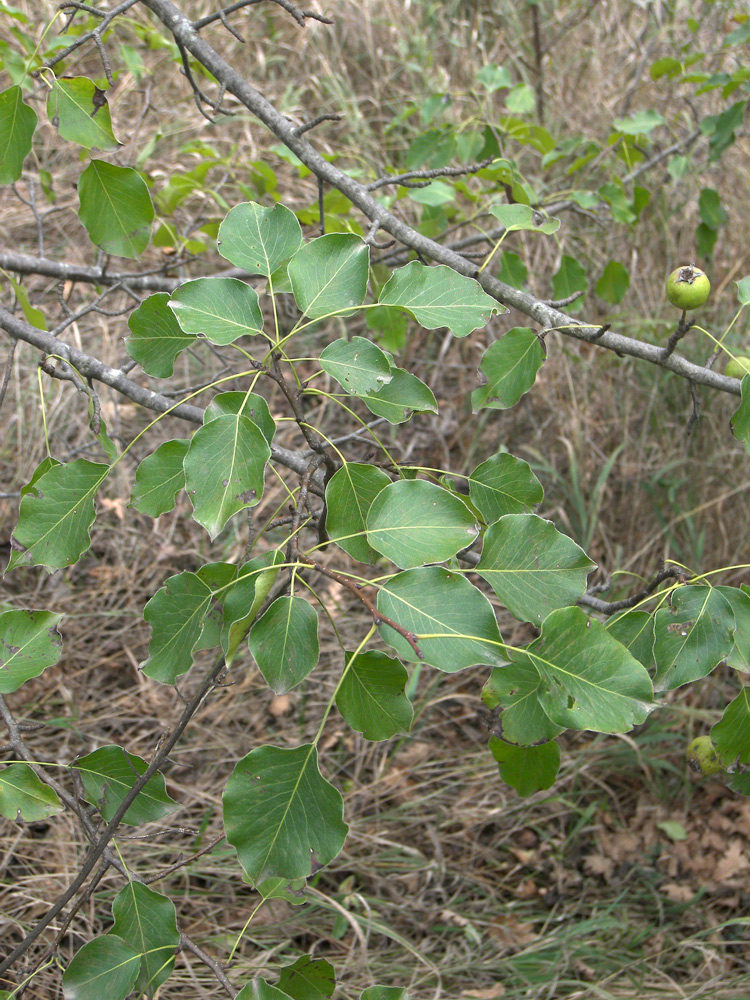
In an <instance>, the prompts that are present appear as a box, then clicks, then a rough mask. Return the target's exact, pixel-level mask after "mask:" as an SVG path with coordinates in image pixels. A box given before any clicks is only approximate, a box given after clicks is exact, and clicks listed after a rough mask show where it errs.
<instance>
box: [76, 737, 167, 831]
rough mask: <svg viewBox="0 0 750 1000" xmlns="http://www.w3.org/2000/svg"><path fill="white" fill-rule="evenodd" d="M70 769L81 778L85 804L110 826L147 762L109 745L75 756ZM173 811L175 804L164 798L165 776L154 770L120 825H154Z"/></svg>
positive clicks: (165, 791)
mask: <svg viewBox="0 0 750 1000" xmlns="http://www.w3.org/2000/svg"><path fill="white" fill-rule="evenodd" d="M71 767H73V768H74V769H75V770H76V771H78V772H79V773H80V775H81V780H82V781H83V789H84V794H85V798H86V801H87V802H90V803H91V805H93V806H96V808H97V809H98V810H99V812H100V813H101V815H102V817H103V818H104V819H105V821H106V822H107V823H109V821H110V820H111V819H112V817H113V816H114V814H115V812H116V811H117V809H118V807H119V805H120V803H121V802H122V800H123V799H124V798H125V796H126V795H127V794H128V792H129V791H130V789H131V788H132V787H133V785H134V784H135V783H136V781H137V780H138V778H139V777H140V775H142V774H143V773H144V772H145V771H146V770H147V769H148V762H147V761H145V760H144V759H143V757H138V756H137V755H136V754H134V753H128V751H127V750H125V749H124V748H123V747H120V746H116V745H114V744H112V745H109V746H105V747H99V749H98V750H94V751H92V752H91V753H88V754H86V755H85V756H83V757H77V758H76V759H75V761H74V762H73V764H72V765H71ZM176 808H177V803H176V802H175V801H174V800H173V799H172V798H170V797H169V795H167V789H166V785H165V784H164V776H163V775H162V774H159V772H158V771H157V773H156V774H153V775H151V777H150V778H149V779H148V781H147V782H146V784H145V785H144V786H143V788H142V789H141V790H140V792H139V793H138V797H137V798H136V799H135V801H134V802H133V803H132V804H131V805H130V806H129V807H128V811H127V812H126V813H125V816H124V817H123V820H122V822H123V823H128V824H130V825H131V826H140V825H141V824H142V823H155V822H156V821H157V820H160V819H162V817H164V816H167V815H169V813H171V812H173V810H175V809H176Z"/></svg>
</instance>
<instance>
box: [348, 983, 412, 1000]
mask: <svg viewBox="0 0 750 1000" xmlns="http://www.w3.org/2000/svg"><path fill="white" fill-rule="evenodd" d="M359 1000H409V998H408V995H407V993H406V990H405V989H402V988H401V987H400V986H377V985H376V986H368V987H367V989H366V990H362V992H361V994H360V998H359Z"/></svg>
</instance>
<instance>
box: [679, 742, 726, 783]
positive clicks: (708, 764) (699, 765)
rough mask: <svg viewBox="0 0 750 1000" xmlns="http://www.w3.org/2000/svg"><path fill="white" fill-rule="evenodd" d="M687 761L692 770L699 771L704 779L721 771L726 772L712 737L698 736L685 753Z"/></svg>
mask: <svg viewBox="0 0 750 1000" xmlns="http://www.w3.org/2000/svg"><path fill="white" fill-rule="evenodd" d="M685 759H686V760H687V762H688V766H689V767H690V768H691V770H693V771H697V772H698V774H702V775H703V776H704V777H708V776H709V775H711V774H718V773H719V771H723V770H724V768H723V767H722V766H721V757H719V754H718V753H717V750H716V747H715V746H714V744H713V740H712V739H711V737H710V736H696V738H695V739H694V740H693V741H692V742H691V743H689V744H688V748H687V750H686V751H685Z"/></svg>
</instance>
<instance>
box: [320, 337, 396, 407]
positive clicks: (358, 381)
mask: <svg viewBox="0 0 750 1000" xmlns="http://www.w3.org/2000/svg"><path fill="white" fill-rule="evenodd" d="M320 367H321V368H322V369H323V371H325V372H328V374H329V375H330V376H331V377H332V378H335V379H336V381H337V382H338V383H339V385H340V386H342V387H343V388H344V389H346V391H347V392H351V393H354V395H356V396H359V395H361V394H364V393H368V392H372V393H376V392H377V391H378V390H379V389H382V387H383V386H384V385H387V384H388V383H389V382H390V381H391V379H392V377H393V376H392V374H391V366H390V364H389V362H388V358H387V357H386V355H385V354H384V353H383V352H382V351H381V350H380V348H379V347H376V346H375V344H373V343H372V341H370V340H365V338H364V337H352V339H351V340H334V341H333V342H332V343H330V344H329V345H328V346H327V347H325V348H324V349H323V351H322V353H321V355H320Z"/></svg>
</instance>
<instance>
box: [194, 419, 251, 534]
mask: <svg viewBox="0 0 750 1000" xmlns="http://www.w3.org/2000/svg"><path fill="white" fill-rule="evenodd" d="M270 457H271V449H270V447H269V446H268V442H267V441H266V439H265V437H264V436H263V432H262V431H261V429H260V428H259V427H258V425H257V424H254V423H253V422H252V420H250V419H249V418H248V417H245V416H243V415H242V414H236V415H234V414H227V415H224V416H221V417H216V418H215V419H214V420H210V421H209V422H208V423H207V424H204V425H203V427H201V428H200V429H199V430H198V431H196V432H195V434H194V435H193V438H192V440H191V442H190V448H189V449H188V453H187V455H186V456H185V463H184V465H185V486H186V488H187V491H188V496H189V497H190V501H191V503H192V505H193V517H194V518H195V520H196V521H197V522H198V523H199V524H202V525H203V527H204V528H205V529H206V531H207V532H208V533H209V535H210V536H211V538H212V539H213V538H216V536H217V535H218V534H219V532H220V531H221V529H222V528H223V527H224V525H225V524H226V523H227V521H228V520H229V518H230V517H232V516H233V515H234V514H236V513H237V512H238V511H240V510H244V509H246V508H247V507H254V506H255V505H256V504H257V503H259V502H260V499H261V497H262V495H263V485H264V476H265V467H266V462H267V461H268V459H269V458H270Z"/></svg>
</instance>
